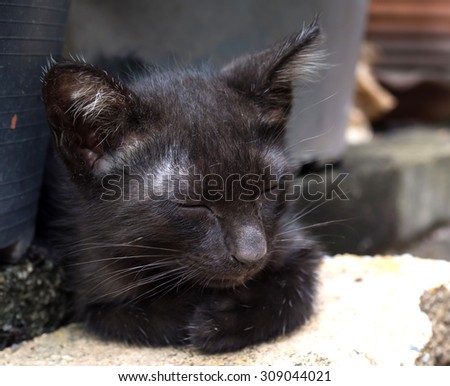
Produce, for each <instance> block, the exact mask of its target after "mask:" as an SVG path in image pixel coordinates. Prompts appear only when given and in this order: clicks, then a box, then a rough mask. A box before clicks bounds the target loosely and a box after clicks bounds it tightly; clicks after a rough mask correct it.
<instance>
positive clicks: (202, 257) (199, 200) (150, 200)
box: [43, 23, 320, 285]
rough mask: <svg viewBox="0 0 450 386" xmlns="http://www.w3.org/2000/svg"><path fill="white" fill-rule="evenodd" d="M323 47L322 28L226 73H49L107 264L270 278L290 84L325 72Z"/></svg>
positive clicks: (69, 155) (224, 277)
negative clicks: (129, 259)
mask: <svg viewBox="0 0 450 386" xmlns="http://www.w3.org/2000/svg"><path fill="white" fill-rule="evenodd" d="M319 40H320V33H319V28H318V26H317V25H316V24H315V23H313V24H312V25H310V26H309V27H307V28H305V29H304V30H303V31H302V32H301V33H299V34H296V35H293V36H291V37H290V38H288V39H286V40H285V41H283V42H282V43H281V44H279V45H277V46H275V47H273V48H270V49H267V50H265V51H262V52H259V53H256V54H253V55H248V56H243V57H240V58H238V59H236V60H234V61H233V62H231V63H230V64H228V65H226V66H225V67H223V68H222V69H220V70H218V71H211V72H205V71H202V72H200V71H179V72H166V73H159V72H148V73H146V74H143V75H140V76H137V77H136V79H135V80H134V81H132V82H130V83H128V84H123V83H121V82H119V81H117V80H114V79H113V78H111V77H110V76H109V75H107V74H106V73H104V72H102V71H101V70H99V69H97V68H95V67H93V66H90V65H86V64H80V63H73V62H65V63H59V64H55V65H54V66H53V67H52V68H50V69H49V70H48V71H47V73H46V75H45V78H44V85H43V97H44V102H45V106H46V111H47V117H48V121H49V124H50V126H51V128H52V131H53V134H54V138H55V144H56V148H57V151H58V153H59V155H60V157H61V158H62V160H63V161H64V163H65V165H66V167H67V169H68V171H69V172H70V174H71V176H72V179H73V181H74V184H75V186H76V189H77V190H78V192H79V195H80V196H81V199H82V202H81V203H80V205H82V207H83V208H84V210H83V211H82V222H83V223H82V226H81V224H80V228H82V229H80V232H81V233H82V234H84V236H85V237H88V236H89V237H90V238H91V240H92V238H94V239H95V238H96V237H97V238H98V241H99V242H101V243H104V245H110V246H111V248H112V249H111V250H109V251H108V254H109V255H111V254H112V255H120V256H123V255H124V254H126V255H133V256H138V255H139V256H141V255H143V254H144V253H143V252H145V255H146V256H145V257H144V258H142V259H136V264H138V262H139V264H141V265H142V264H146V262H154V261H162V260H164V261H166V260H167V261H170V264H171V266H172V267H173V266H176V267H179V268H180V270H182V269H185V270H184V271H183V272H184V275H185V278H186V280H195V281H198V282H203V283H209V284H210V285H235V284H239V283H242V282H244V281H245V280H247V279H248V278H249V277H251V276H252V275H254V274H255V273H257V272H258V271H259V270H260V269H262V268H263V267H264V266H265V265H266V264H267V263H268V261H270V257H271V255H273V252H274V247H273V242H274V239H275V238H276V234H277V232H279V230H280V226H281V225H280V218H281V217H282V215H283V212H284V207H285V204H286V203H285V200H284V196H283V192H284V187H283V186H282V183H281V182H282V180H283V178H284V176H285V175H286V173H288V166H287V161H286V159H285V156H284V153H283V130H284V129H285V125H286V122H287V119H288V115H289V112H290V109H291V105H292V82H293V80H294V79H297V78H305V79H306V78H308V77H309V76H310V75H311V73H312V72H313V71H314V70H315V67H316V65H317V62H316V53H317V44H318V43H319ZM265 192H269V193H270V194H264V193H265ZM268 197H269V198H268ZM80 221H81V220H80ZM114 245H116V246H119V245H122V246H123V245H126V249H125V250H124V248H116V249H114ZM119 249H121V250H120V251H119ZM143 261H144V262H143ZM149 267H150V265H149Z"/></svg>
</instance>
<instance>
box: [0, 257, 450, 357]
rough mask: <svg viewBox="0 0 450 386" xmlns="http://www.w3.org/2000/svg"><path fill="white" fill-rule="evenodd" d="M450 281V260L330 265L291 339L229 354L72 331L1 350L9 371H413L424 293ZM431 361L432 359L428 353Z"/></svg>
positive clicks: (346, 260) (424, 336)
mask: <svg viewBox="0 0 450 386" xmlns="http://www.w3.org/2000/svg"><path fill="white" fill-rule="evenodd" d="M449 278H450V262H446V261H441V260H426V259H419V258H413V257H412V256H410V255H405V256H397V257H387V256H386V257H373V258H371V257H356V256H350V255H345V256H337V257H336V258H334V259H325V261H324V264H323V266H322V269H321V283H322V284H321V289H320V296H319V299H318V303H317V312H316V315H315V316H314V317H313V318H312V320H310V321H309V322H308V323H307V325H306V326H304V328H302V329H300V330H299V331H297V332H295V333H294V334H292V335H290V336H288V337H282V338H279V339H277V340H276V341H273V342H269V343H265V344H261V345H258V346H255V347H250V348H247V349H244V350H242V351H240V352H236V353H231V354H223V355H212V356H207V355H200V354H198V353H197V352H195V351H193V350H192V349H191V348H190V347H183V348H172V347H165V348H136V347H128V346H124V345H121V344H115V343H110V342H102V341H99V340H98V339H96V338H95V337H93V336H89V335H87V334H86V333H84V332H83V330H82V329H81V327H80V326H77V325H70V326H68V327H64V328H61V329H59V330H57V331H56V332H54V333H51V334H44V335H43V336H41V337H38V338H35V339H34V340H32V341H29V342H24V343H21V344H18V345H15V346H12V347H10V348H7V349H5V350H3V351H1V352H0V364H3V365H309V364H317V365H328V364H333V365H345V364H351V365H354V364H357V365H414V363H415V360H416V358H417V357H418V356H419V354H420V351H421V350H422V348H423V347H424V346H425V345H426V344H427V342H428V341H429V339H430V337H431V335H432V328H431V322H430V321H429V319H428V318H427V316H426V315H425V314H424V313H423V312H422V311H421V310H420V308H419V300H420V296H421V295H422V293H423V292H424V291H425V290H428V289H431V288H433V287H437V286H439V285H441V284H442V283H445V282H447V281H448V280H449ZM429 355H433V353H429Z"/></svg>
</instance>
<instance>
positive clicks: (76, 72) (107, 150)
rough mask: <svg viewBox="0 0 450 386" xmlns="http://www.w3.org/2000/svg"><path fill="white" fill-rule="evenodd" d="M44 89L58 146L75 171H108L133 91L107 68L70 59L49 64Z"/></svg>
mask: <svg viewBox="0 0 450 386" xmlns="http://www.w3.org/2000/svg"><path fill="white" fill-rule="evenodd" d="M42 93H43V99H44V103H45V108H46V112H47V118H48V122H49V124H50V126H51V128H52V130H53V134H54V136H55V139H56V147H57V150H58V152H59V153H60V154H61V156H62V158H63V159H64V161H65V163H66V164H67V165H68V167H69V168H70V169H71V171H72V173H73V174H74V175H77V176H80V175H81V176H89V175H98V174H100V173H102V172H105V171H106V170H107V169H108V154H111V152H113V151H114V150H116V149H118V148H119V147H122V146H123V144H124V142H125V141H126V139H127V136H128V133H127V130H129V125H130V123H131V121H132V120H133V117H135V116H136V114H133V112H135V111H136V109H137V101H136V98H135V96H134V95H133V94H132V93H131V91H129V90H128V89H127V88H126V87H125V86H124V85H122V84H120V83H119V82H117V81H115V80H114V79H113V78H111V77H110V76H109V75H107V74H106V73H105V72H103V71H100V70H99V69H97V68H95V67H92V66H90V65H87V64H80V63H72V62H66V63H59V64H56V65H54V66H53V67H51V68H50V69H49V70H48V72H47V73H46V74H45V76H44V80H43V88H42Z"/></svg>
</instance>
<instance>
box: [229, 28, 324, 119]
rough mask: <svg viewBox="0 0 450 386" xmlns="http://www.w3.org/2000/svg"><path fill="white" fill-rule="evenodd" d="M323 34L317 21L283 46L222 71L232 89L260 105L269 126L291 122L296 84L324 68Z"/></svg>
mask: <svg viewBox="0 0 450 386" xmlns="http://www.w3.org/2000/svg"><path fill="white" fill-rule="evenodd" d="M321 42H322V34H321V31H320V27H319V25H318V22H317V19H315V20H314V21H313V22H312V23H311V24H310V25H309V26H306V27H304V28H303V30H302V31H300V32H299V33H297V34H294V35H292V36H290V37H289V38H287V39H285V40H284V41H283V42H281V43H280V44H278V45H276V46H274V47H272V48H269V49H266V50H264V51H261V52H258V53H256V54H252V55H245V56H242V57H239V58H237V59H235V60H234V61H232V62H231V63H229V64H228V65H226V66H225V67H224V68H222V70H221V76H222V77H223V79H225V81H226V82H227V83H228V85H229V86H231V87H232V88H234V89H235V90H237V91H238V92H239V93H241V94H242V95H244V96H246V97H248V98H250V99H251V100H253V101H254V102H255V103H256V104H258V105H259V106H260V107H261V108H262V111H263V113H264V118H265V120H266V121H267V122H268V123H272V124H278V123H283V122H285V121H286V120H287V116H288V113H289V110H290V108H291V105H292V90H293V84H292V83H293V81H294V80H296V79H303V80H310V79H311V77H312V76H313V75H315V74H316V73H317V72H318V69H320V68H321V63H322V57H323V51H322V50H321V49H320V44H321Z"/></svg>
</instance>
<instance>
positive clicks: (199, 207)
mask: <svg viewBox="0 0 450 386" xmlns="http://www.w3.org/2000/svg"><path fill="white" fill-rule="evenodd" d="M177 206H178V207H179V208H180V209H183V210H189V211H209V212H211V213H213V211H212V209H211V208H210V207H209V206H208V205H205V204H202V203H177Z"/></svg>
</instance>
